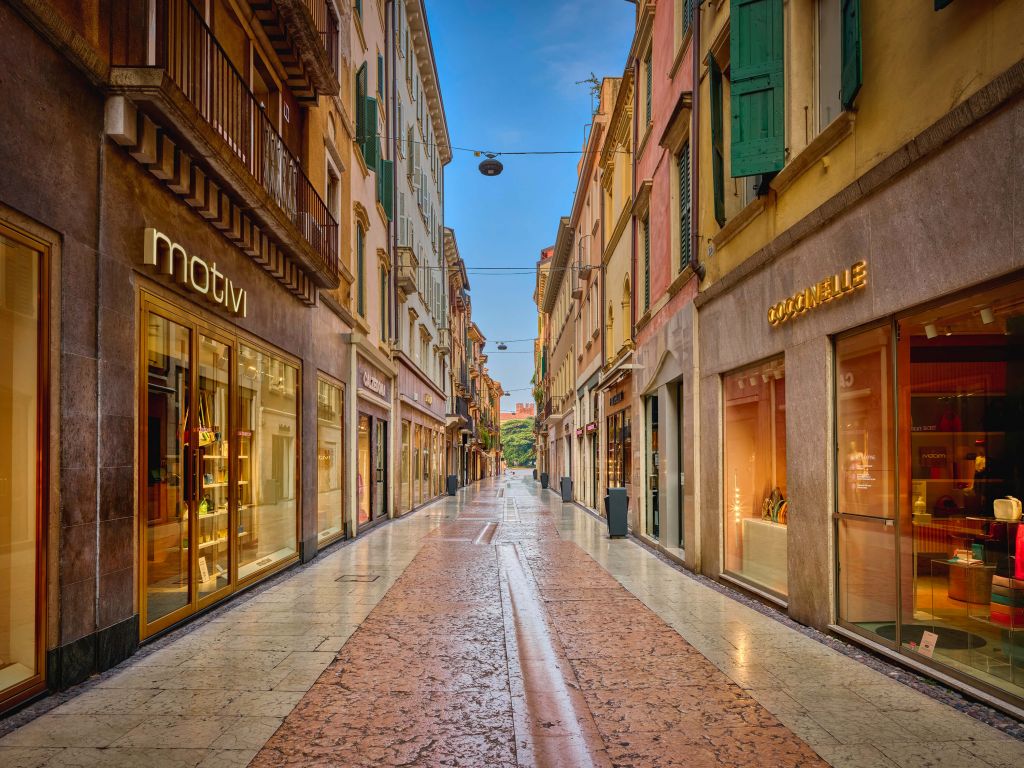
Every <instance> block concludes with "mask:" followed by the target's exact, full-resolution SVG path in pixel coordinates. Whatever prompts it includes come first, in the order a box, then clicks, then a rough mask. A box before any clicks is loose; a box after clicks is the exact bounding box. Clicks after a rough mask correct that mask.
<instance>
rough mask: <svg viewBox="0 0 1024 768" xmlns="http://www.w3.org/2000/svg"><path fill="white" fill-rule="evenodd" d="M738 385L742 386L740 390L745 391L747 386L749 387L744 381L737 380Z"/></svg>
mask: <svg viewBox="0 0 1024 768" xmlns="http://www.w3.org/2000/svg"><path fill="white" fill-rule="evenodd" d="M736 383H737V384H739V385H740V389H743V388H744V387H745V386H747V385H746V382H744V381H743V379H737V380H736Z"/></svg>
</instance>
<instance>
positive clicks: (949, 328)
mask: <svg viewBox="0 0 1024 768" xmlns="http://www.w3.org/2000/svg"><path fill="white" fill-rule="evenodd" d="M946 335H947V336H952V335H953V329H952V328H951V327H950V326H948V325H947V326H946Z"/></svg>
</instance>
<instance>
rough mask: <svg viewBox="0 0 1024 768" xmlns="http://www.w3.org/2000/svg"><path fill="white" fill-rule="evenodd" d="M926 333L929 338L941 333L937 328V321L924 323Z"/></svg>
mask: <svg viewBox="0 0 1024 768" xmlns="http://www.w3.org/2000/svg"><path fill="white" fill-rule="evenodd" d="M924 335H925V336H927V337H928V338H929V339H934V338H935V337H936V336H938V335H939V332H938V331H937V330H936V329H935V323H925V324H924Z"/></svg>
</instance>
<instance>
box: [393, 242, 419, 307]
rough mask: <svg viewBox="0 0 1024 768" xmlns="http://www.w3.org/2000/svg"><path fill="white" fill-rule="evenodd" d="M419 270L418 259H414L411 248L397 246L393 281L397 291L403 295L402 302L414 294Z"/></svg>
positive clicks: (414, 255)
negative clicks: (396, 269) (396, 268)
mask: <svg viewBox="0 0 1024 768" xmlns="http://www.w3.org/2000/svg"><path fill="white" fill-rule="evenodd" d="M419 268H420V262H419V259H417V258H416V254H415V253H413V250H412V248H409V247H408V246H404V245H400V246H398V272H397V273H396V275H395V279H396V285H397V287H398V290H399V291H401V292H402V293H403V294H404V295H403V296H402V299H403V300H404V299H405V298H406V297H408V296H412V295H413V294H414V293H416V275H417V274H418V273H419Z"/></svg>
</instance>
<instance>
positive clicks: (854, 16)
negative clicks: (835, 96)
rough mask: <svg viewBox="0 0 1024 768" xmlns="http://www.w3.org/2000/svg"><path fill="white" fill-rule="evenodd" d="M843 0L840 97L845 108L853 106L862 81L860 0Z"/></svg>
mask: <svg viewBox="0 0 1024 768" xmlns="http://www.w3.org/2000/svg"><path fill="white" fill-rule="evenodd" d="M842 2H843V29H842V35H843V75H842V86H841V91H840V94H841V96H840V98H841V99H842V101H843V109H850V108H851V107H853V101H854V99H856V98H857V93H858V92H859V91H860V83H861V52H860V0H842Z"/></svg>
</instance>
